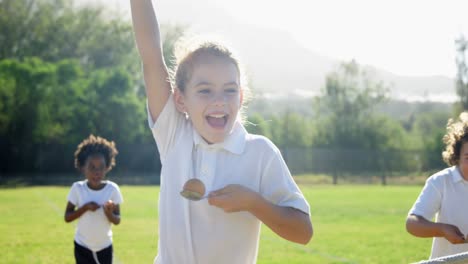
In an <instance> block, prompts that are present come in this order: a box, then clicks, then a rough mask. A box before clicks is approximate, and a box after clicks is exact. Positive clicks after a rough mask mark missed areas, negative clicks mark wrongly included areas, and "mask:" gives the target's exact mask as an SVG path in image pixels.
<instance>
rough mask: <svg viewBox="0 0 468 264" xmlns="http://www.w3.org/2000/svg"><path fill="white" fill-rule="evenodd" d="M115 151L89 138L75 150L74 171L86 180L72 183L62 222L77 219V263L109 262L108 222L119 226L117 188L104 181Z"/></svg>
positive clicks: (112, 146)
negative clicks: (77, 171) (76, 170)
mask: <svg viewBox="0 0 468 264" xmlns="http://www.w3.org/2000/svg"><path fill="white" fill-rule="evenodd" d="M117 153H118V151H117V149H116V147H115V143H114V142H113V141H108V140H106V139H104V138H102V137H96V136H93V135H90V136H89V137H88V138H86V139H85V140H83V141H82V142H81V143H80V144H79V145H78V148H77V150H76V151H75V168H76V169H78V170H79V171H80V172H81V173H82V174H83V175H84V176H85V178H86V179H85V180H83V181H78V182H75V183H73V185H72V187H71V190H70V193H69V194H68V203H67V207H66V209H65V222H67V223H68V222H72V221H74V220H76V219H78V225H77V228H76V232H75V239H74V245H75V249H74V253H75V259H76V263H78V264H81V263H83V264H84V263H101V264H104V263H112V254H113V252H112V251H113V249H112V230H111V223H112V224H114V225H118V224H119V223H120V204H121V203H122V202H123V199H122V194H121V193H120V189H119V186H118V185H117V184H115V183H114V182H111V181H109V180H105V177H106V174H107V173H108V172H109V171H110V170H111V169H112V167H113V166H114V165H115V156H116V155H117Z"/></svg>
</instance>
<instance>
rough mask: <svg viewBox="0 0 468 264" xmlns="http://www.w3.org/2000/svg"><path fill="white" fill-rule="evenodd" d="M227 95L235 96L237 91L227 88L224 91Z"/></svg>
mask: <svg viewBox="0 0 468 264" xmlns="http://www.w3.org/2000/svg"><path fill="white" fill-rule="evenodd" d="M225 91H226V92H227V93H229V94H236V93H237V89H236V88H228V89H226V90H225Z"/></svg>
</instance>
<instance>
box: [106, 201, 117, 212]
mask: <svg viewBox="0 0 468 264" xmlns="http://www.w3.org/2000/svg"><path fill="white" fill-rule="evenodd" d="M103 207H104V211H105V212H107V213H112V212H114V209H115V204H114V202H113V201H112V200H109V201H107V202H106V203H105V204H104V205H103Z"/></svg>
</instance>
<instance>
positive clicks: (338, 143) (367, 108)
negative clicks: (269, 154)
mask: <svg viewBox="0 0 468 264" xmlns="http://www.w3.org/2000/svg"><path fill="white" fill-rule="evenodd" d="M387 92H388V87H387V85H386V84H385V83H383V82H382V81H376V80H374V79H373V77H372V75H371V74H370V72H368V71H367V70H365V69H363V68H362V67H360V66H359V65H358V64H357V63H356V62H355V61H354V60H352V61H350V62H347V63H342V64H341V65H339V67H338V68H337V69H336V70H335V71H334V72H331V73H330V74H328V75H327V77H326V84H325V89H324V91H323V94H322V95H321V96H320V97H318V99H317V101H316V103H317V104H316V106H317V110H316V111H317V115H316V116H317V119H318V124H319V125H318V126H317V135H316V138H314V141H313V142H314V146H316V147H326V148H330V149H331V151H332V152H333V153H334V154H333V158H332V160H331V163H332V167H333V169H334V170H335V172H334V173H333V182H334V183H335V184H336V183H337V181H338V176H339V174H341V172H343V171H348V170H350V169H352V168H354V167H355V164H356V163H357V161H359V162H362V159H360V157H361V155H363V154H362V153H363V151H367V152H368V153H374V152H375V151H376V150H382V149H384V148H388V147H389V145H390V142H392V141H395V139H394V137H398V136H399V135H398V134H400V133H398V134H391V132H393V131H398V132H401V131H402V129H399V127H395V125H394V124H392V122H387V121H389V119H388V118H386V117H379V116H377V115H376V114H374V113H373V109H374V108H375V106H376V105H378V104H379V103H382V102H383V101H385V100H386V99H387ZM383 124H385V125H383ZM397 141H398V140H397ZM364 153H365V152H364ZM369 156H371V157H372V158H373V159H374V160H373V161H372V163H373V164H379V163H380V161H379V158H378V155H369ZM353 159H356V162H355V161H353ZM345 161H346V162H345ZM366 162H369V161H366ZM383 182H384V183H385V178H383Z"/></svg>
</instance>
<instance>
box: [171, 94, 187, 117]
mask: <svg viewBox="0 0 468 264" xmlns="http://www.w3.org/2000/svg"><path fill="white" fill-rule="evenodd" d="M184 99H185V98H184V94H183V93H182V92H181V91H180V90H179V89H178V88H175V89H174V102H175V106H176V108H177V110H178V111H179V112H181V113H185V112H187V110H186V109H185V100H184Z"/></svg>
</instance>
